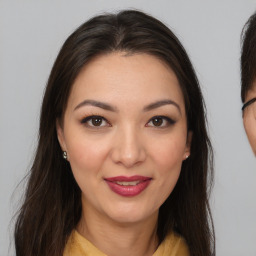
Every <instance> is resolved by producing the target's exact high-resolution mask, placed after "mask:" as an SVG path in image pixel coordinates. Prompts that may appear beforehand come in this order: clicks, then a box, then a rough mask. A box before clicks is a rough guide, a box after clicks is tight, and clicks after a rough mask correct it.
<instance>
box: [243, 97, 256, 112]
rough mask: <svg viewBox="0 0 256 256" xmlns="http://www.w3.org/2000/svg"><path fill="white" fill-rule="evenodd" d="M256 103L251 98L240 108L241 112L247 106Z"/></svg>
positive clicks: (254, 99)
mask: <svg viewBox="0 0 256 256" xmlns="http://www.w3.org/2000/svg"><path fill="white" fill-rule="evenodd" d="M255 101H256V98H252V99H251V100H249V101H247V102H245V103H244V105H243V107H242V111H244V109H245V108H247V107H248V106H250V105H251V104H252V103H254V102H255Z"/></svg>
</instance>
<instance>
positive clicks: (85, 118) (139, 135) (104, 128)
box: [57, 53, 191, 223]
mask: <svg viewBox="0 0 256 256" xmlns="http://www.w3.org/2000/svg"><path fill="white" fill-rule="evenodd" d="M57 131H58V138H59V141H60V144H61V147H62V149H63V150H65V151H67V155H68V161H69V162H70V165H71V169H72V172H73V174H74V177H75V179H76V181H77V183H78V185H79V187H80V188H81V191H82V209H83V214H84V215H85V216H87V215H88V216H89V215H90V216H96V215H97V216H101V218H102V219H104V218H105V219H109V220H111V221H113V220H114V221H117V222H119V223H123V222H125V223H127V222H128V223H130V222H138V221H142V220H145V219H146V218H148V217H150V216H157V214H158V210H159V207H160V206H161V205H162V204H163V202H164V201H165V200H166V199H167V197H168V196H169V195H170V193H171V192H172V190H173V189H174V187H175V184H176V182H177V180H178V178H179V174H180V171H181V165H182V162H183V161H184V160H185V159H186V157H187V156H188V155H189V153H190V140H191V134H190V133H189V134H188V133H187V123H186V113H185V107H184V99H183V94H182V92H181V89H180V86H179V83H178V80H177V78H176V76H175V74H174V72H173V71H172V70H170V68H168V67H167V65H165V64H164V63H163V62H161V61H160V60H158V59H157V58H156V57H153V56H151V55H147V54H134V55H125V53H111V54H108V55H103V56H99V57H97V58H95V59H94V60H92V61H91V62H90V63H89V64H88V65H86V66H85V67H84V68H83V70H82V71H81V73H80V74H79V75H78V77H77V79H76V80H75V82H74V84H73V87H72V90H71V93H70V96H69V100H68V104H67V108H66V112H65V115H64V122H63V127H62V128H61V127H60V126H58V125H57Z"/></svg>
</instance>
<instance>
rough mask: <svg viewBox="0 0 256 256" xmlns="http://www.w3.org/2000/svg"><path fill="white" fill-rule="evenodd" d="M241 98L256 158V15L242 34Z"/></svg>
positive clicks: (247, 132)
mask: <svg viewBox="0 0 256 256" xmlns="http://www.w3.org/2000/svg"><path fill="white" fill-rule="evenodd" d="M241 98H242V102H243V104H244V105H243V108H242V111H243V121H244V127H245V131H246V134H247V136H248V139H249V141H250V144H251V147H252V149H253V152H254V154H255V156H256V13H254V14H253V15H252V16H251V17H250V18H249V20H248V21H247V23H246V24H245V27H244V29H243V32H242V53H241Z"/></svg>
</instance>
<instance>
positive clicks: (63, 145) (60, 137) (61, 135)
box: [56, 120, 67, 151]
mask: <svg viewBox="0 0 256 256" xmlns="http://www.w3.org/2000/svg"><path fill="white" fill-rule="evenodd" d="M56 132H57V137H58V141H59V143H60V147H61V149H62V151H67V147H66V143H65V137H64V133H63V128H62V126H61V124H60V120H57V121H56Z"/></svg>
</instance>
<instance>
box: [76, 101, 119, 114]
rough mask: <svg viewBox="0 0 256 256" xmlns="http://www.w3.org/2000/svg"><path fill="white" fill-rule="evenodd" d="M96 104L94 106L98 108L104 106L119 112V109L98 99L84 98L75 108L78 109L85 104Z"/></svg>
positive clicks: (106, 108)
mask: <svg viewBox="0 0 256 256" xmlns="http://www.w3.org/2000/svg"><path fill="white" fill-rule="evenodd" d="M86 105H89V106H94V107H98V108H102V109H105V110H108V111H113V112H117V109H116V108H115V107H113V106H111V105H109V104H107V103H104V102H101V101H96V100H84V101H83V102H81V103H79V104H78V105H77V106H76V107H75V108H74V111H75V110H77V109H78V108H81V107H83V106H86Z"/></svg>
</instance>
